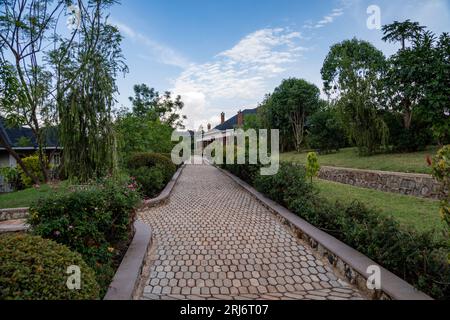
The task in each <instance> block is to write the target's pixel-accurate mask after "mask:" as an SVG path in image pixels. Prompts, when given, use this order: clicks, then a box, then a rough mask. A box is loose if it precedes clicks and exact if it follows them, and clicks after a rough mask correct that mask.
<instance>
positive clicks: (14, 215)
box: [0, 208, 29, 221]
mask: <svg viewBox="0 0 450 320" xmlns="http://www.w3.org/2000/svg"><path fill="white" fill-rule="evenodd" d="M28 210H29V208H12V209H0V221H8V220H19V219H26V218H27V217H28Z"/></svg>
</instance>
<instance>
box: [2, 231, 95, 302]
mask: <svg viewBox="0 0 450 320" xmlns="http://www.w3.org/2000/svg"><path fill="white" fill-rule="evenodd" d="M0 253H1V254H0V300H97V299H99V298H100V295H99V286H98V284H97V282H96V280H95V273H94V272H93V271H92V269H91V268H89V267H88V266H87V264H86V263H85V262H84V261H83V259H82V257H81V256H80V255H79V254H78V253H74V252H71V251H70V250H69V249H68V248H67V247H65V246H62V245H60V244H57V243H56V242H53V241H50V240H44V239H42V238H40V237H36V236H31V235H18V234H12V235H1V236H0ZM70 266H78V267H80V270H81V289H80V290H69V289H68V288H67V285H66V283H67V280H68V277H69V276H70V275H68V274H67V273H66V272H67V268H68V267H70Z"/></svg>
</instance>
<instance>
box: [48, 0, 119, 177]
mask: <svg viewBox="0 0 450 320" xmlns="http://www.w3.org/2000/svg"><path fill="white" fill-rule="evenodd" d="M113 3H114V1H104V0H91V1H88V3H87V5H86V6H82V7H81V23H80V26H79V28H80V31H79V35H78V39H77V41H76V40H75V39H66V40H61V45H60V46H59V48H58V49H57V50H55V51H54V52H53V53H52V60H53V62H54V64H55V69H56V72H57V77H58V82H59V83H60V86H59V88H60V90H58V98H57V112H58V117H59V130H60V135H59V136H60V143H61V145H62V147H63V148H64V157H63V168H64V172H65V174H66V176H67V178H69V179H70V180H76V181H79V182H86V181H89V180H91V179H95V178H98V177H101V176H104V175H106V174H109V173H114V172H115V169H116V168H117V155H116V138H115V133H114V128H113V118H112V117H113V116H112V114H113V113H112V111H113V110H112V108H113V106H114V103H115V98H114V97H115V94H116V93H117V85H116V79H117V77H118V76H119V74H120V73H124V72H126V71H127V67H126V65H125V63H124V58H123V55H122V51H121V48H120V43H121V40H122V38H121V36H120V33H119V31H118V30H117V28H116V27H114V26H112V25H109V24H108V21H107V18H105V17H104V11H105V10H106V9H107V8H108V7H109V6H110V5H111V4H113ZM66 50H70V54H68V55H67V54H65V52H66ZM60 57H65V58H64V59H59V58H60ZM74 73H75V74H77V76H76V77H75V78H74V77H73V74H74ZM63 88H64V89H63Z"/></svg>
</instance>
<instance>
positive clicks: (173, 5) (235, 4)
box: [110, 0, 450, 130]
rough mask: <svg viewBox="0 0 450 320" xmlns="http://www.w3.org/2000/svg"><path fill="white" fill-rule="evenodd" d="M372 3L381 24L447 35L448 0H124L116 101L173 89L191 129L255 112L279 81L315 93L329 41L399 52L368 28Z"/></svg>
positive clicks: (119, 10)
mask: <svg viewBox="0 0 450 320" xmlns="http://www.w3.org/2000/svg"><path fill="white" fill-rule="evenodd" d="M371 6H372V7H371ZM373 6H376V8H379V12H380V18H381V24H382V25H384V24H388V23H392V22H393V21H395V20H398V21H404V20H406V19H411V20H413V21H418V22H420V23H421V24H422V25H424V26H427V27H428V28H429V29H430V30H432V31H434V32H435V33H437V34H441V33H442V32H450V0H369V1H367V0H316V1H306V0H220V1H219V0H122V3H121V4H120V5H116V6H114V7H113V8H112V9H111V15H110V22H111V23H112V24H114V25H116V26H117V27H118V28H119V30H120V31H121V33H122V35H123V37H124V40H123V44H122V48H123V52H124V55H125V57H126V59H127V65H128V67H129V73H128V74H127V75H126V76H125V77H124V78H120V79H119V80H118V85H119V92H120V94H119V95H118V104H119V106H124V107H128V108H131V105H130V102H129V100H128V97H130V96H132V95H133V85H135V84H140V83H145V84H147V85H148V86H150V87H153V88H155V89H156V90H158V91H160V92H164V91H171V92H172V93H173V94H175V95H181V97H182V100H183V102H184V103H185V107H184V109H183V114H185V115H187V117H188V120H187V121H186V123H185V124H186V127H187V129H194V130H196V129H198V128H199V127H200V125H203V127H206V125H207V124H208V123H211V124H212V125H213V126H215V125H217V124H219V122H220V113H221V112H225V113H226V118H230V117H232V116H234V115H235V114H236V113H237V112H238V111H239V110H244V109H247V108H255V107H257V105H258V103H260V102H262V101H263V99H264V96H265V95H266V94H268V93H271V92H273V90H274V89H275V88H276V87H277V86H278V85H279V84H280V83H281V81H282V80H283V79H285V78H290V77H295V78H303V79H306V80H307V81H309V82H312V83H314V84H316V85H317V86H318V87H319V88H321V89H322V87H323V83H322V81H321V75H320V70H321V67H322V64H323V61H324V59H325V57H326V55H327V53H328V51H329V49H330V46H332V45H333V44H335V43H338V42H341V41H343V40H346V39H351V38H354V37H356V38H358V39H362V40H367V41H370V42H371V43H372V44H374V45H375V46H376V47H377V48H378V49H380V50H382V51H383V52H384V53H385V55H386V56H389V55H391V54H393V53H394V52H395V51H396V50H397V49H398V44H388V43H384V42H383V41H382V40H381V38H382V32H381V30H379V29H374V28H369V27H368V24H367V21H368V20H369V18H371V17H373V16H372V14H373V12H374V11H371V10H369V11H370V12H369V13H368V8H369V7H371V8H373ZM370 21H373V20H372V19H370Z"/></svg>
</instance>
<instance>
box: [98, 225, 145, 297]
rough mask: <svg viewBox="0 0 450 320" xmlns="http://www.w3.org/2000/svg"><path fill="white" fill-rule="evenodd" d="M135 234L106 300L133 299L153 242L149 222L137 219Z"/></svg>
mask: <svg viewBox="0 0 450 320" xmlns="http://www.w3.org/2000/svg"><path fill="white" fill-rule="evenodd" d="M134 227H135V230H136V232H135V235H134V238H133V241H132V243H131V245H130V247H129V248H128V251H127V253H126V254H125V257H124V258H123V260H122V263H121V264H120V267H119V269H118V270H117V272H116V274H115V276H114V278H113V281H112V283H111V285H110V286H109V289H108V292H107V294H106V296H105V298H104V300H132V299H133V294H134V291H135V289H136V287H137V286H138V284H139V280H140V275H141V271H142V266H143V264H144V262H145V260H146V258H147V252H148V248H149V247H150V245H151V242H152V231H151V229H150V226H148V225H147V224H145V223H143V222H141V221H136V222H135V223H134Z"/></svg>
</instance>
